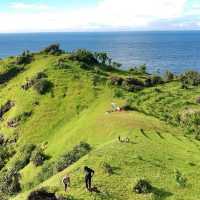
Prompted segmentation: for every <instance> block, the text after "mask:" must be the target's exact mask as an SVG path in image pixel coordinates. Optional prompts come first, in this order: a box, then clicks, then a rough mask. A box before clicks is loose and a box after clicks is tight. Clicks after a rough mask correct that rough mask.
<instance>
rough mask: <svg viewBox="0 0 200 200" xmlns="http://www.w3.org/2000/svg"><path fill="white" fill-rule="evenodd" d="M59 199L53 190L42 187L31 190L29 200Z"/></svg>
mask: <svg viewBox="0 0 200 200" xmlns="http://www.w3.org/2000/svg"><path fill="white" fill-rule="evenodd" d="M36 199H37V200H58V199H57V198H56V195H55V194H54V193H51V192H47V191H46V190H45V189H43V188H41V189H39V190H35V191H33V192H31V193H30V194H29V196H28V198H27V200H36Z"/></svg>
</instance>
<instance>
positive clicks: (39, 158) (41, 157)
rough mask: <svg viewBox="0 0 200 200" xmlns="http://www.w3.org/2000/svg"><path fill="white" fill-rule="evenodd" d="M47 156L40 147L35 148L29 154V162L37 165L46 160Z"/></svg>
mask: <svg viewBox="0 0 200 200" xmlns="http://www.w3.org/2000/svg"><path fill="white" fill-rule="evenodd" d="M46 158H47V156H46V155H45V154H44V152H43V150H42V149H40V148H36V149H35V150H34V151H33V152H32V155H31V159H30V160H31V162H33V164H34V165H35V166H36V167H37V166H40V165H42V164H43V162H44V161H45V160H46Z"/></svg>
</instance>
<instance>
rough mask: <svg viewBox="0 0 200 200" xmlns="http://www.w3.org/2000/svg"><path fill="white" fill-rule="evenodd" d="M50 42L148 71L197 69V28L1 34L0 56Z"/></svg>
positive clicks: (199, 39) (199, 48)
mask: <svg viewBox="0 0 200 200" xmlns="http://www.w3.org/2000/svg"><path fill="white" fill-rule="evenodd" d="M52 43H59V44H60V45H61V48H62V49H64V50H66V51H73V50H75V49H77V48H85V49H89V50H92V51H105V52H107V53H108V54H109V55H110V56H111V57H112V58H113V59H114V60H116V61H118V62H120V63H122V64H123V68H124V69H127V68H130V67H135V66H138V65H141V64H146V65H147V66H148V70H149V71H151V72H157V71H160V72H163V71H165V70H166V69H169V70H171V71H173V72H175V73H181V72H183V71H186V70H188V69H194V70H199V71H200V31H179V32H178V31H165V32H164V31H162V32H161V31H157V32H156V31H151V32H139V31H138V32H112V33H111V32H110V33H108V32H107V33H27V34H0V57H1V58H4V57H7V56H11V55H18V54H20V53H21V52H22V51H23V50H27V49H28V50H30V51H38V50H40V49H42V48H44V47H46V46H48V45H49V44H52Z"/></svg>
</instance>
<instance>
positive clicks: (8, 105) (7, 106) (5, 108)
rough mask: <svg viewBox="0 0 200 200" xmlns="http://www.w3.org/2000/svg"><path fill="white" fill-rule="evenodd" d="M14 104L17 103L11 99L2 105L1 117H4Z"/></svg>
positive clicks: (0, 109)
mask: <svg viewBox="0 0 200 200" xmlns="http://www.w3.org/2000/svg"><path fill="white" fill-rule="evenodd" d="M14 105H15V103H14V102H13V101H10V100H9V101H7V102H6V103H5V104H4V105H3V106H1V108H0V118H2V117H3V115H4V114H5V113H7V112H8V111H9V110H10V109H11V108H12V107H13V106H14Z"/></svg>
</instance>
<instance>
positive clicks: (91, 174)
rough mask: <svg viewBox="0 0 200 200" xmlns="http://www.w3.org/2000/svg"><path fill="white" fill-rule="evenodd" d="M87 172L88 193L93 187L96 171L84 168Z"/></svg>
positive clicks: (86, 184)
mask: <svg viewBox="0 0 200 200" xmlns="http://www.w3.org/2000/svg"><path fill="white" fill-rule="evenodd" d="M84 172H85V186H86V188H87V190H88V191H91V189H92V188H91V185H92V177H93V176H94V170H93V169H90V168H89V167H87V166H85V167H84Z"/></svg>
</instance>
